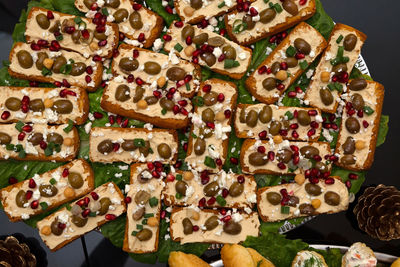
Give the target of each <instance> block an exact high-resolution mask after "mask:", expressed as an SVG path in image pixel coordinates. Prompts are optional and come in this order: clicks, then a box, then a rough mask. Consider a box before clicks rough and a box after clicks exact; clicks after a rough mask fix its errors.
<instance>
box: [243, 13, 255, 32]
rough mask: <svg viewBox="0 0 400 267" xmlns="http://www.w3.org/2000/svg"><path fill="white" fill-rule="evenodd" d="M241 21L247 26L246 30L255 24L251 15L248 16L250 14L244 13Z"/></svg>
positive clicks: (252, 27)
mask: <svg viewBox="0 0 400 267" xmlns="http://www.w3.org/2000/svg"><path fill="white" fill-rule="evenodd" d="M242 21H243V23H245V25H246V26H247V27H246V30H252V29H254V26H256V23H255V21H253V17H252V16H250V15H245V16H244V17H243V18H242Z"/></svg>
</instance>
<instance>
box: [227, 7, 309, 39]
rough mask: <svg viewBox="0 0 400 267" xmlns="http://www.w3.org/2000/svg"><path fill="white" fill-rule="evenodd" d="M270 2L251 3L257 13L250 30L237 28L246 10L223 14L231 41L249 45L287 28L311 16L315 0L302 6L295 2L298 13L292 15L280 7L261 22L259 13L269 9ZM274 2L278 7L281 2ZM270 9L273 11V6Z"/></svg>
mask: <svg viewBox="0 0 400 267" xmlns="http://www.w3.org/2000/svg"><path fill="white" fill-rule="evenodd" d="M271 3H272V2H269V3H265V1H264V0H256V1H255V2H254V3H252V4H251V7H250V8H254V9H256V10H257V11H258V14H259V15H258V16H255V17H254V18H253V22H254V23H255V25H254V27H253V28H252V29H251V30H247V29H245V30H243V31H241V32H240V27H239V28H237V27H238V25H237V24H240V23H242V20H243V17H244V16H245V15H246V14H247V13H248V12H245V11H242V12H239V11H238V10H234V11H232V12H231V13H229V14H227V15H226V16H225V26H226V31H227V33H228V35H229V37H230V38H231V39H232V40H233V41H235V42H237V43H239V44H241V45H250V44H252V43H255V42H257V41H259V40H261V39H264V38H266V37H268V36H271V35H274V34H276V33H279V32H282V31H284V30H286V29H289V28H290V27H293V26H294V25H296V24H298V23H299V22H301V21H304V20H306V19H308V18H310V17H312V16H313V15H314V14H315V11H316V5H315V0H309V1H307V3H306V4H305V5H303V6H301V5H300V4H299V3H297V2H296V3H295V4H296V6H297V8H298V13H297V14H296V15H292V14H290V13H289V12H287V11H286V10H285V9H283V8H282V12H281V13H276V12H275V14H276V15H275V17H274V18H273V19H272V20H271V21H269V22H267V23H263V22H262V21H261V20H260V13H261V12H263V11H264V10H266V9H270V6H269V5H270V4H271ZM275 4H278V5H279V6H280V7H282V5H281V4H282V3H281V2H276V3H275ZM272 10H273V11H274V9H273V8H272ZM236 21H237V22H236ZM238 22H239V23H238Z"/></svg>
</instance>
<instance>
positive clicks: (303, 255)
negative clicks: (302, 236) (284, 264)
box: [292, 250, 328, 267]
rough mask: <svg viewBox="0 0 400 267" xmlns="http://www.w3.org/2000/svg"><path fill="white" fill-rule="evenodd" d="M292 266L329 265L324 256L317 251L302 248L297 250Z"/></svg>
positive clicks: (317, 266) (326, 266)
mask: <svg viewBox="0 0 400 267" xmlns="http://www.w3.org/2000/svg"><path fill="white" fill-rule="evenodd" d="M292 267H328V265H327V264H326V262H325V259H324V257H322V256H321V254H318V253H317V252H315V251H308V250H302V251H299V252H297V255H296V257H295V258H294V260H293V262H292Z"/></svg>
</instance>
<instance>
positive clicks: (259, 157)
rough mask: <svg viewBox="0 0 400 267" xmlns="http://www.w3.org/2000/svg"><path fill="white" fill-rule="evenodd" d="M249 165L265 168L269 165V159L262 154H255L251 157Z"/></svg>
mask: <svg viewBox="0 0 400 267" xmlns="http://www.w3.org/2000/svg"><path fill="white" fill-rule="evenodd" d="M249 163H250V164H251V165H253V166H263V165H265V164H267V163H268V157H267V156H266V155H265V154H263V153H260V152H253V153H251V154H250V155H249Z"/></svg>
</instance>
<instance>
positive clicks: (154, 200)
mask: <svg viewBox="0 0 400 267" xmlns="http://www.w3.org/2000/svg"><path fill="white" fill-rule="evenodd" d="M149 204H150V207H152V208H153V207H155V206H157V205H158V198H156V197H152V198H150V199H149Z"/></svg>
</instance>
